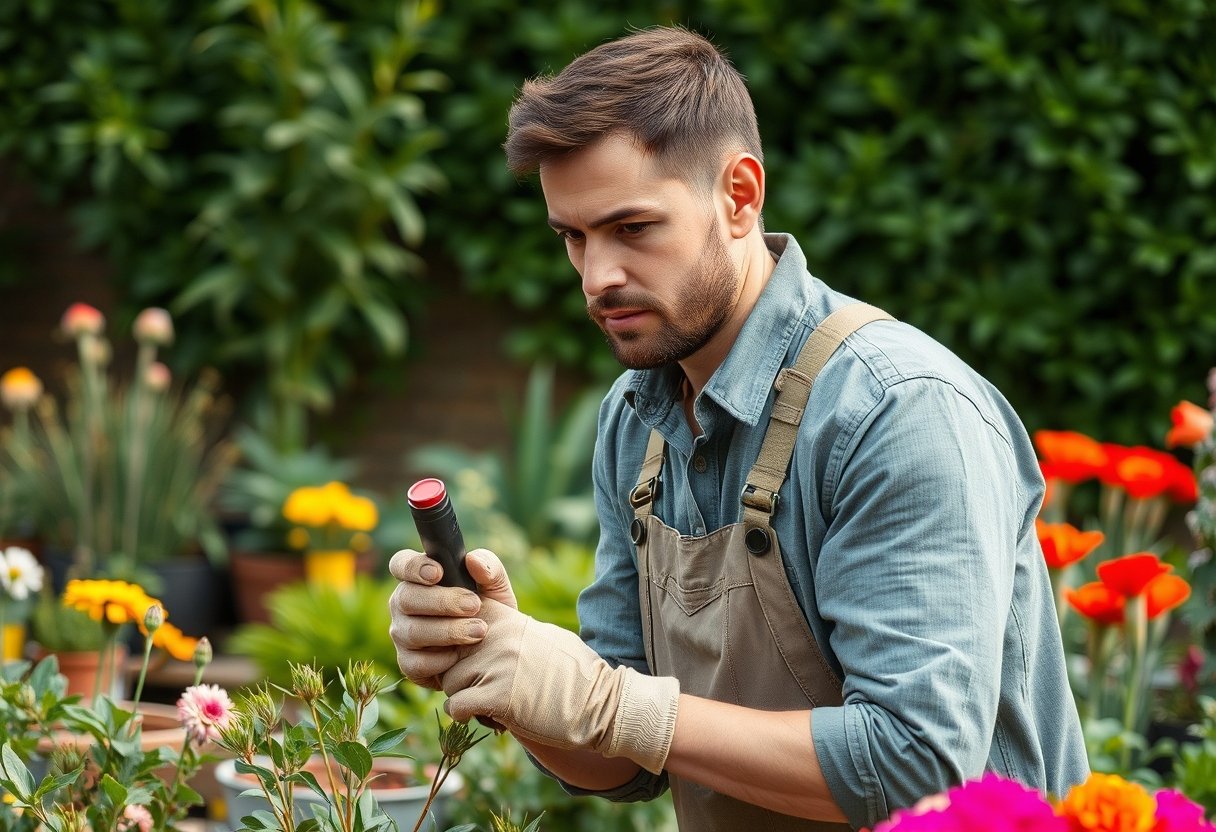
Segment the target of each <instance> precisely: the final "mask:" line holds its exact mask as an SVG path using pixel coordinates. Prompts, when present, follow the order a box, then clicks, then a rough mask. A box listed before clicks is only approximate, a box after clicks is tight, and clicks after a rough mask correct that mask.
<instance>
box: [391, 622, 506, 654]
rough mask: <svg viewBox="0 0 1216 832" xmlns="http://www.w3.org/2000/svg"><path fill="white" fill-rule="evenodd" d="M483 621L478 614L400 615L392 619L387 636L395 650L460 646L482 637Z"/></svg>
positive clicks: (474, 642)
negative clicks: (463, 616)
mask: <svg viewBox="0 0 1216 832" xmlns="http://www.w3.org/2000/svg"><path fill="white" fill-rule="evenodd" d="M486 629H487V628H486V623H485V622H484V621H482V620H481V619H480V618H440V617H435V616H404V617H402V618H401V619H400V620H398V621H393V622H392V625H391V626H390V627H389V631H388V632H389V636H390V637H391V638H392V639H393V644H395V645H396V646H397V649H398V650H425V649H428V648H434V647H462V646H465V645H469V644H476V643H477V642H479V641H481V640H482V639H483V638H485V635H486Z"/></svg>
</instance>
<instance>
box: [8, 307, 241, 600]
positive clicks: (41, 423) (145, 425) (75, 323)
mask: <svg viewBox="0 0 1216 832" xmlns="http://www.w3.org/2000/svg"><path fill="white" fill-rule="evenodd" d="M62 332H63V334H64V335H66V336H67V337H69V338H70V339H72V340H73V341H74V345H75V347H76V353H77V364H76V365H75V367H73V369H72V372H71V374H70V377H69V378H68V381H67V391H68V392H67V395H66V396H65V400H64V403H63V404H62V405H60V404H59V403H57V402H56V400H55V398H54V397H52V396H49V395H43V396H41V397H40V398H39V400H38V402H37V403H36V404H35V405H34V407H33V409H32V417H33V418H32V419H30V420H29V423H28V424H27V423H26V418H27V416H29V415H30V413H27V411H26V410H24V409H23V410H18V411H17V416H18V419H17V420H16V421H15V424H14V427H13V429H12V430H11V431H9V432H6V433H5V434H4V437H3V438H4V446H3V448H2V449H0V450H2V451H3V454H2V456H0V466H3V472H4V476H5V478H6V479H8V480H9V481H11V482H13V483H14V487H15V488H16V490H17V493H18V494H20V495H21V499H22V501H23V502H24V504H25V507H26V511H28V512H29V514H30V516H32V517H33V522H34V525H35V526H36V528H37V529H38V530H39V531H40V532H41V534H42V535H43V536H44V538H45V540H46V541H47V543H54V544H56V545H59V546H61V547H64V548H66V549H67V550H68V551H70V552H71V553H72V559H71V567H70V570H71V571H72V573H73V574H74V575H75V576H77V577H85V576H92V575H94V574H108V575H113V576H127V577H132V576H135V575H136V574H137V573H139V572H140V570H141V568H143V567H144V566H146V565H147V564H149V563H151V562H157V561H164V560H167V559H172V558H178V557H181V556H182V555H185V554H189V553H191V552H192V551H194V550H195V547H200V548H201V549H202V551H203V552H205V553H206V554H207V555H208V556H209V557H211V558H213V559H216V560H222V558H223V557H224V556H225V554H226V544H225V541H224V537H223V535H222V534H221V533H220V531H219V528H218V526H217V524H216V522H215V519H214V516H213V512H212V506H211V500H212V497H213V495H214V494H215V491H216V489H217V488H218V486H219V484H220V482H221V481H222V479H223V478H224V476H225V475H226V473H227V471H228V469H229V468H230V466H231V465H232V463H233V461H234V458H235V451H234V449H233V448H232V447H231V445H230V444H229V443H228V442H226V441H225V440H224V439H223V438H222V436H221V435H220V434H221V430H222V428H223V425H224V419H225V416H226V413H225V410H226V404H225V403H224V402H223V401H222V400H220V399H218V398H217V392H218V377H217V376H216V374H215V373H213V372H210V373H204V374H203V376H202V377H201V378H200V379H199V381H198V382H196V383H193V384H185V385H181V386H179V387H177V388H174V387H173V385H172V382H171V379H170V375H169V371H168V368H166V367H165V365H163V364H161V363H160V362H158V361H157V360H156V357H157V355H156V354H157V350H158V349H159V348H160V347H164V346H167V345H168V344H169V343H171V342H172V337H173V336H172V332H173V331H172V323H171V321H170V319H169V317H168V314H167V313H165V312H164V311H163V310H157V309H149V310H145V312H144V313H143V314H142V315H141V316H140V317H139V318H137V319H136V322H135V327H134V334H135V339H136V342H137V345H138V349H137V354H136V359H135V366H134V369H133V373H132V374H131V375H130V376H129V377H123V376H122V375H121V374H119V373H117V372H115V371H114V370H113V368H111V367H110V360H111V347H110V343H109V341H108V340H107V339H106V338H105V335H104V319H103V318H102V315H101V313H100V312H98V311H97V310H96V309H94V308H92V307H90V306H86V305H84V304H75V305H73V306H72V307H71V308H70V309H68V311H67V313H66V314H65V315H64V318H63V323H62Z"/></svg>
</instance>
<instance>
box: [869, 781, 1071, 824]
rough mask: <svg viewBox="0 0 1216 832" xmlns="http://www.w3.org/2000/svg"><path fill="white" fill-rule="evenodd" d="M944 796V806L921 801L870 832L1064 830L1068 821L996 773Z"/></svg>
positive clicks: (1035, 794)
mask: <svg viewBox="0 0 1216 832" xmlns="http://www.w3.org/2000/svg"><path fill="white" fill-rule="evenodd" d="M944 796H945V798H946V800H947V801H948V802H947V803H945V804H944V805H943V802H942V801H941V799H940V797H937V798H934V799H933V800H931V801H921V803H919V804H917V806H915V807H913V808H912V809H909V810H906V811H903V812H898V813H896V814H895V815H894V816H893V817H892V818H891V820H889V821H887V822H886V823H881V824H879V825H878V826H877V827H875V829H874V832H969V830H975V829H983V830H985V832H1068V823H1067V822H1066V821H1065V820H1064V819H1063V818H1060V817H1057V816H1056V814H1055V812H1054V811H1053V810H1052V808H1051V804H1049V803H1048V802H1047V800H1046V799H1044V797H1043V796H1042V795H1041V794H1039V793H1038V792H1037V791H1036V790H1034V789H1030V788H1027V787H1026V786H1023V785H1022V784H1021V783H1018V782H1016V781H1014V780H1009V779H1006V778H1004V777H1001V776H1000V775H997V774H992V773H988V774H985V775H984V776H983V777H981V778H980V779H978V780H972V781H970V782H968V783H964V784H963V785H961V786H956V787H955V788H953V789H950V790H949V791H948V792H946V793H945V795H944ZM926 809H927V810H926Z"/></svg>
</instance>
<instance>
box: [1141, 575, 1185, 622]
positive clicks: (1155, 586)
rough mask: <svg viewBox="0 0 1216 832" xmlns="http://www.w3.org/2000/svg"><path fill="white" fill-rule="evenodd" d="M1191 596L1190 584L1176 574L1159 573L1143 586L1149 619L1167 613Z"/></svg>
mask: <svg viewBox="0 0 1216 832" xmlns="http://www.w3.org/2000/svg"><path fill="white" fill-rule="evenodd" d="M1190 597H1191V585H1190V584H1188V583H1187V582H1186V580H1185V579H1183V578H1180V577H1178V576H1177V575H1170V574H1168V573H1167V574H1161V575H1158V576H1157V577H1155V578H1153V579H1152V580H1151V581H1149V582H1148V586H1146V587H1145V588H1144V600H1145V602H1146V604H1147V606H1148V617H1149V619H1150V620H1151V619H1153V618H1156V617H1157V616H1159V615H1161V614H1163V613H1167V612H1169V611H1170V610H1172V609H1174V608H1175V607H1178V606H1181V605H1182V602H1183V601H1185V600H1186V599H1187V598H1190Z"/></svg>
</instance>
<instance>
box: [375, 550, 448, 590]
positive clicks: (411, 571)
mask: <svg viewBox="0 0 1216 832" xmlns="http://www.w3.org/2000/svg"><path fill="white" fill-rule="evenodd" d="M388 571H389V573H390V574H391V575H392V576H393V577H394V578H396V579H397V580H399V581H409V582H410V583H413V584H424V585H430V584H434V583H435V582H436V581H438V580H439V579H440V578H442V577H443V567H442V566H440V565H439V563H438V562H436V561H434V560H431V559H430V558H428V557H427V556H426V555H425V554H423V553H422V552H416V551H414V550H413V549H402V550H401V551H400V552H397V553H396V554H395V555H393V556H392V558H390V559H389V562H388Z"/></svg>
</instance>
